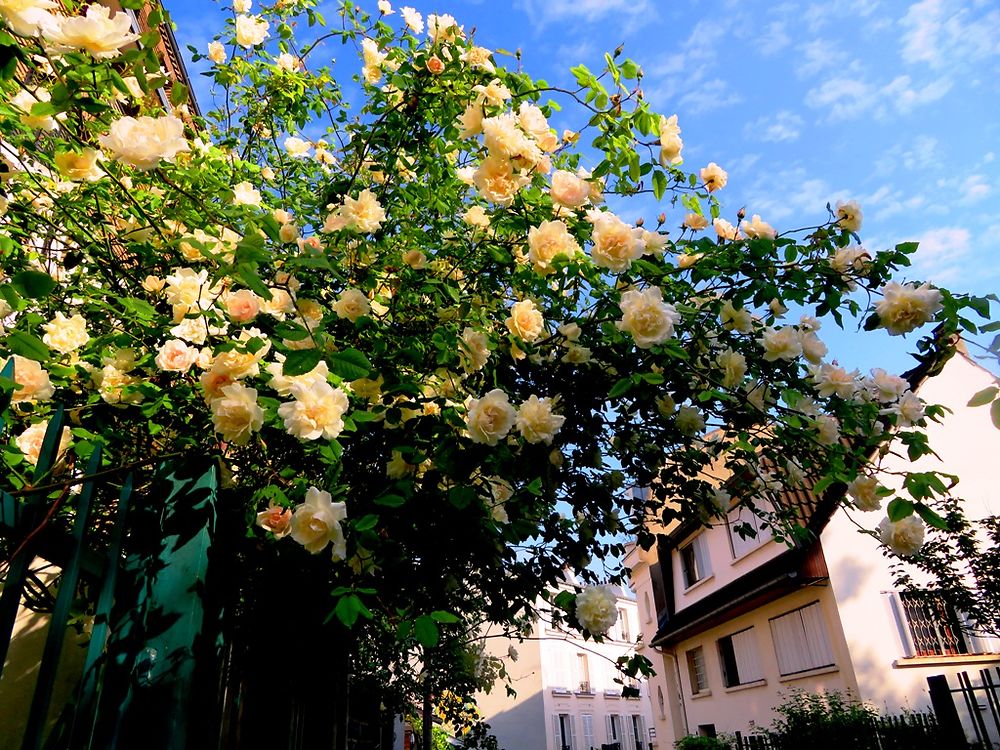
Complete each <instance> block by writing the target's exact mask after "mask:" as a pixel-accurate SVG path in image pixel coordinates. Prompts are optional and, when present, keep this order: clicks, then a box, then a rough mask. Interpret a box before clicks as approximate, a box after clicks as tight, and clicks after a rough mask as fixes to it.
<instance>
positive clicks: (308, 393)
mask: <svg viewBox="0 0 1000 750" xmlns="http://www.w3.org/2000/svg"><path fill="white" fill-rule="evenodd" d="M290 390H291V395H292V396H293V397H294V398H295V400H294V401H290V402H288V403H284V404H281V406H279V407H278V416H279V417H281V418H282V419H283V420H284V423H285V430H286V431H287V432H288V434H289V435H293V436H294V437H297V438H298V439H299V440H319V439H320V438H323V439H324V440H333V439H334V438H335V437H337V436H338V435H339V434H340V433H341V431H342V430H343V429H344V419H343V417H344V413H345V412H346V411H347V409H348V407H349V406H350V403H349V402H348V400H347V394H346V393H344V391H342V390H341V389H340V388H334V387H333V386H331V385H330V384H329V383H327V382H326V381H325V380H312V381H308V382H302V381H300V382H297V383H293V384H292V386H291V389H290Z"/></svg>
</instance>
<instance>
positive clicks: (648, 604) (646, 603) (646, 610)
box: [642, 591, 653, 622]
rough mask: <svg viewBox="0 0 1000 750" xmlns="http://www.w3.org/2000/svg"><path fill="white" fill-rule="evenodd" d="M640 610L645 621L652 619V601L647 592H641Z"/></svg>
mask: <svg viewBox="0 0 1000 750" xmlns="http://www.w3.org/2000/svg"><path fill="white" fill-rule="evenodd" d="M642 611H643V615H644V616H645V617H646V622H652V621H653V602H652V601H651V600H650V598H649V592H648V591H643V592H642Z"/></svg>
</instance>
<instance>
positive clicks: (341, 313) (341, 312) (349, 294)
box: [333, 289, 371, 323]
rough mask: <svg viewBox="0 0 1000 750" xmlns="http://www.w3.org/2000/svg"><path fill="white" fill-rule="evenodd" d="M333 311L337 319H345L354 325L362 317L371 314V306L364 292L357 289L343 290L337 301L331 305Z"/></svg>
mask: <svg viewBox="0 0 1000 750" xmlns="http://www.w3.org/2000/svg"><path fill="white" fill-rule="evenodd" d="M333 311H334V312H335V313H337V317H338V318H342V319H343V318H346V319H347V320H349V321H351V322H352V323H356V322H357V320H358V318H360V317H361V316H362V315H368V313H370V312H371V305H370V304H369V303H368V298H367V297H365V295H364V292H362V291H360V290H358V289H345V290H344V291H343V292H342V293H341V295H340V297H338V298H337V301H336V302H334V303H333Z"/></svg>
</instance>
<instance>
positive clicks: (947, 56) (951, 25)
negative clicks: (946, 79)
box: [899, 0, 1000, 68]
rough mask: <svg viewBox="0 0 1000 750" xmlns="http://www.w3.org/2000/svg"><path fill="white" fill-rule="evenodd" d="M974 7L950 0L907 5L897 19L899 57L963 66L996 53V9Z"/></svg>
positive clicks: (999, 21) (999, 16)
mask: <svg viewBox="0 0 1000 750" xmlns="http://www.w3.org/2000/svg"><path fill="white" fill-rule="evenodd" d="M990 5H992V4H991V3H983V4H982V5H981V7H985V8H986V9H987V10H986V11H985V12H983V13H982V15H979V16H976V15H975V14H976V13H977V11H978V10H980V9H973V8H969V7H967V6H963V5H960V4H957V3H955V2H953V1H952V0H920V2H917V3H914V4H913V5H911V6H910V7H909V8H908V9H907V11H906V15H904V16H903V18H902V19H900V21H899V23H900V25H901V26H902V27H903V28H904V32H903V36H902V40H901V41H902V46H903V48H902V51H901V54H902V57H903V60H904V61H906V62H908V63H926V64H927V65H930V66H932V67H935V68H942V67H965V66H966V65H968V64H969V63H971V62H975V61H977V60H981V59H983V58H985V57H990V56H993V55H998V54H1000V39H998V38H997V34H996V29H997V26H998V25H1000V10H996V9H995V6H994V9H993V10H989V7H990Z"/></svg>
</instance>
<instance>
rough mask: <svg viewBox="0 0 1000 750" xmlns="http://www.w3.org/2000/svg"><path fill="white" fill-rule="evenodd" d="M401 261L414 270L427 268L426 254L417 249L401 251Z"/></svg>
mask: <svg viewBox="0 0 1000 750" xmlns="http://www.w3.org/2000/svg"><path fill="white" fill-rule="evenodd" d="M403 263H405V264H406V265H408V266H409V267H410V268H412V269H413V270H415V271H419V270H421V269H424V268H427V256H426V255H424V254H423V253H422V252H420V251H419V250H407V251H406V252H405V253H403Z"/></svg>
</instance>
